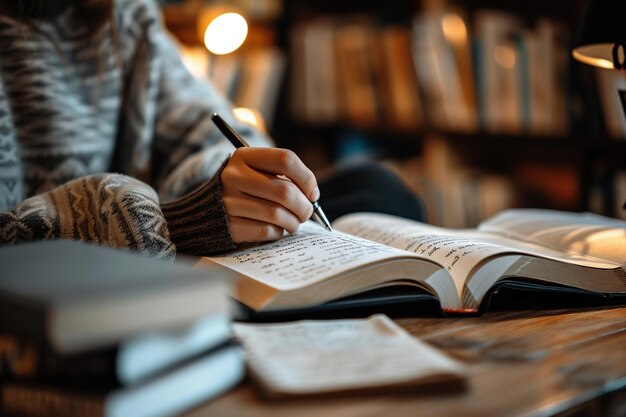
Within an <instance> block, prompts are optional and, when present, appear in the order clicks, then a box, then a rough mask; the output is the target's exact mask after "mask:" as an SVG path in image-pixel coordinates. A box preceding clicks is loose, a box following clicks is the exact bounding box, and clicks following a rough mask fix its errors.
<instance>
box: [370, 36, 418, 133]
mask: <svg viewBox="0 0 626 417" xmlns="http://www.w3.org/2000/svg"><path fill="white" fill-rule="evenodd" d="M375 41H376V48H375V52H378V54H377V55H376V57H377V59H376V61H377V63H378V67H379V73H378V79H379V86H380V97H381V107H382V112H383V117H384V119H385V123H386V124H387V125H389V126H393V127H398V128H401V129H416V128H418V127H420V126H421V125H422V123H423V109H422V102H421V99H420V94H419V85H418V80H417V76H416V73H415V66H414V64H413V59H412V55H411V54H412V43H411V34H410V33H409V31H408V30H407V29H406V28H404V27H402V26H398V25H389V26H386V27H382V28H380V29H379V35H378V36H376V39H375ZM383 98H385V99H384V100H383Z"/></svg>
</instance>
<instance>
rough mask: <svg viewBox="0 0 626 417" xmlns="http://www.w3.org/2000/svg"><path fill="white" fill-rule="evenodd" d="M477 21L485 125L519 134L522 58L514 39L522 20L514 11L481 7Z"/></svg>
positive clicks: (476, 34) (476, 32)
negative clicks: (483, 8) (508, 11)
mask: <svg viewBox="0 0 626 417" xmlns="http://www.w3.org/2000/svg"><path fill="white" fill-rule="evenodd" d="M475 23H476V31H475V36H476V43H477V51H478V53H477V56H476V60H477V66H478V68H479V70H478V76H479V77H480V82H479V86H480V91H479V96H480V103H481V113H482V117H483V122H484V128H485V129H486V130H487V131H488V132H490V133H508V134H515V133H519V132H521V114H522V112H521V109H520V106H521V89H520V85H521V83H520V80H519V78H520V77H519V75H520V59H519V54H518V48H517V44H516V42H515V38H516V36H517V34H518V33H519V31H520V30H521V22H520V21H519V19H518V18H517V17H516V16H515V15H513V14H511V13H507V12H502V11H494V10H480V11H478V12H477V13H476V16H475Z"/></svg>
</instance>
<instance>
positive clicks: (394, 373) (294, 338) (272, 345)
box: [233, 315, 465, 395]
mask: <svg viewBox="0 0 626 417" xmlns="http://www.w3.org/2000/svg"><path fill="white" fill-rule="evenodd" d="M233 330H234V333H235V335H236V337H237V338H239V339H240V340H241V341H242V343H243V346H244V349H245V351H246V357H247V360H248V364H249V366H250V369H251V371H252V373H253V374H254V376H255V377H256V378H257V379H258V380H259V381H260V382H261V384H262V386H263V387H264V388H265V389H266V391H267V392H268V393H269V394H274V395H280V394H282V395H284V394H313V393H322V392H332V391H344V390H354V389H362V388H372V387H385V386H394V385H401V386H404V385H407V384H411V383H416V384H420V383H421V384H422V385H424V384H427V382H428V378H429V377H435V376H437V377H439V379H436V380H434V379H433V380H432V381H433V382H435V381H436V382H441V379H442V378H445V379H446V380H450V381H451V382H452V381H455V380H461V379H462V378H463V376H464V372H465V371H464V367H463V366H462V365H461V364H460V363H458V362H456V361H454V360H452V359H450V358H448V357H447V356H445V355H444V354H443V353H440V352H439V351H438V350H435V349H434V348H432V347H430V346H428V345H426V344H425V343H423V342H421V341H419V340H418V339H416V338H414V337H412V336H410V335H409V334H408V333H407V332H406V331H405V330H404V329H402V328H401V327H399V326H398V325H397V324H395V323H394V322H393V321H391V320H390V319H389V318H388V317H387V316H385V315H375V316H371V317H370V318H368V319H358V320H332V321H330V320H325V321H299V322H292V323H286V324H266V325H259V324H235V325H234V326H233Z"/></svg>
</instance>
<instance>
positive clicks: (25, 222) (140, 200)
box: [0, 174, 175, 259]
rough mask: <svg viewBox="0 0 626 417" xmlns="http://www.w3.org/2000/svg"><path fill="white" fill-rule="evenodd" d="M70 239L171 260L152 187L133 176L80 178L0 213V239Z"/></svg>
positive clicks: (171, 250)
mask: <svg viewBox="0 0 626 417" xmlns="http://www.w3.org/2000/svg"><path fill="white" fill-rule="evenodd" d="M43 239H72V240H81V241H85V242H89V243H93V244H98V245H104V246H111V247H118V248H125V249H130V250H134V251H137V252H140V253H142V254H144V255H147V256H152V257H157V258H166V259H172V258H173V257H174V255H175V247H174V245H173V244H172V242H171V241H170V239H169V234H168V230H167V226H166V223H165V219H164V217H163V214H162V212H161V209H160V207H159V204H158V198H157V196H156V193H155V192H154V190H153V189H152V188H150V187H149V186H147V185H146V184H144V183H142V182H140V181H137V180H135V179H133V178H130V177H126V176H123V175H117V174H102V175H94V176H89V177H84V178H80V179H77V180H74V181H71V182H68V183H66V184H64V185H62V186H60V187H57V188H55V189H53V190H51V191H49V192H47V193H44V194H40V195H37V196H34V197H31V198H29V199H27V200H24V201H23V202H22V203H21V204H20V205H19V206H17V207H16V208H14V209H13V210H11V211H8V212H2V213H0V242H1V243H2V244H11V243H19V242H26V241H34V240H43Z"/></svg>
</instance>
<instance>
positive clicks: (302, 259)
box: [200, 209, 626, 312]
mask: <svg viewBox="0 0 626 417" xmlns="http://www.w3.org/2000/svg"><path fill="white" fill-rule="evenodd" d="M333 227H334V229H335V231H334V232H327V231H325V230H324V229H323V228H322V227H321V226H318V225H316V224H314V223H312V222H308V223H306V224H304V225H302V226H301V228H300V230H299V231H298V232H297V233H295V234H293V235H289V236H286V237H284V238H283V239H282V240H280V241H278V242H273V243H267V244H262V245H257V246H252V247H249V248H246V249H242V250H239V251H237V252H234V253H230V254H227V255H224V256H219V257H211V258H203V259H202V260H201V261H200V262H201V263H213V262H215V263H218V264H221V265H223V266H225V267H227V268H229V269H232V270H234V271H236V272H238V273H240V277H239V279H238V283H237V284H236V292H235V294H234V297H235V298H236V299H237V300H239V301H240V302H242V303H243V304H245V305H247V306H248V307H250V308H252V309H253V310H255V311H258V312H265V311H273V310H285V309H301V308H305V307H312V306H317V305H322V304H324V303H328V302H332V301H334V300H338V299H342V298H345V297H348V296H354V295H356V294H360V293H365V292H368V291H370V290H374V289H377V288H383V287H392V286H393V287H394V288H396V289H399V291H400V293H402V291H411V289H413V290H415V289H416V288H417V289H419V290H421V291H423V292H424V293H428V294H431V295H432V296H434V297H436V299H437V300H438V301H439V303H440V306H441V308H442V309H443V310H444V311H447V312H476V311H478V309H479V307H480V305H481V302H483V300H484V299H485V297H486V295H487V294H489V292H490V291H491V290H492V289H493V288H494V287H495V286H496V285H497V284H499V283H501V282H504V281H507V282H509V281H513V282H515V283H517V284H518V285H526V286H528V287H531V288H534V287H546V288H552V289H558V290H568V289H576V290H577V291H583V292H586V293H592V294H593V293H595V294H599V295H600V294H604V295H609V296H613V295H616V296H624V295H626V272H625V270H624V268H625V266H626V222H623V221H619V220H615V219H611V218H606V217H602V216H598V215H594V214H588V213H584V214H579V213H568V212H558V211H549V210H533V209H513V210H506V211H504V212H502V213H500V214H498V215H496V216H494V217H492V218H490V219H488V220H487V221H485V222H483V223H481V224H480V225H479V226H478V227H477V228H476V229H445V228H440V227H434V226H430V225H426V224H423V223H419V222H416V221H412V220H407V219H403V218H398V217H393V216H389V215H383V214H375V213H356V214H350V215H347V216H344V217H341V218H339V219H337V220H335V221H334V222H333Z"/></svg>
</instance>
